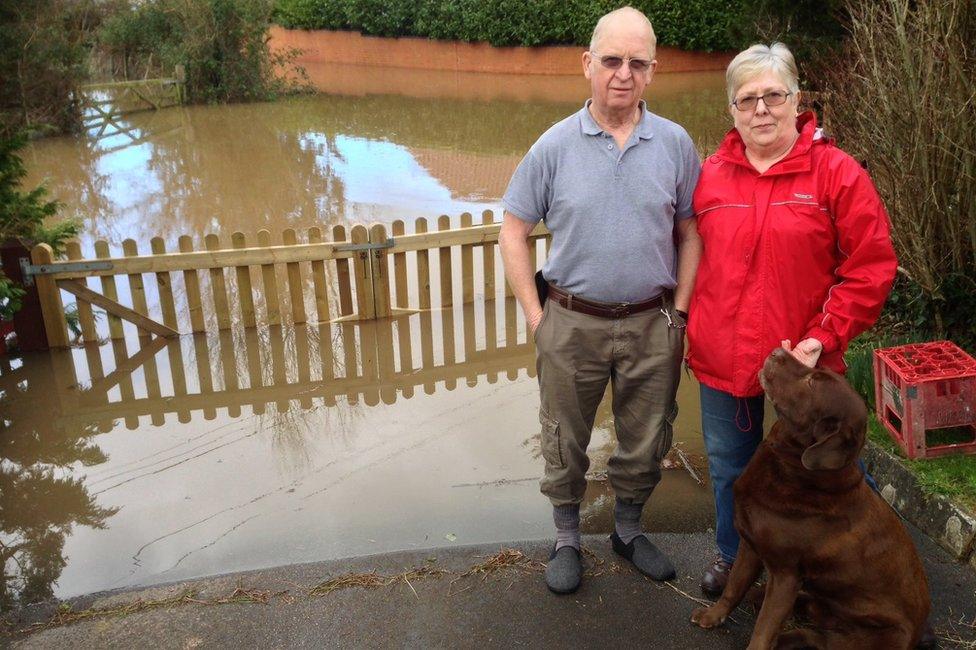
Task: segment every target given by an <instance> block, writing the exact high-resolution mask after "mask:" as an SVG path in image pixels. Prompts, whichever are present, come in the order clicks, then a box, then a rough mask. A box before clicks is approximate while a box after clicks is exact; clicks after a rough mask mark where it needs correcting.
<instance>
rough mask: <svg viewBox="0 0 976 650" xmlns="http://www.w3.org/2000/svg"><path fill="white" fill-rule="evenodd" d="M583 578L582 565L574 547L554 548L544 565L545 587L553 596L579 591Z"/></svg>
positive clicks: (578, 553)
mask: <svg viewBox="0 0 976 650" xmlns="http://www.w3.org/2000/svg"><path fill="white" fill-rule="evenodd" d="M582 578H583V563H582V562H581V561H580V552H579V551H578V550H577V549H576V547H575V546H563V547H561V548H560V549H559V550H558V551H557V550H556V548H555V546H554V547H553V550H552V553H551V554H550V555H549V563H548V564H547V565H546V586H547V587H549V591H551V592H552V593H554V594H571V593H573V592H574V591H576V590H577V589H579V586H580V581H581V580H582Z"/></svg>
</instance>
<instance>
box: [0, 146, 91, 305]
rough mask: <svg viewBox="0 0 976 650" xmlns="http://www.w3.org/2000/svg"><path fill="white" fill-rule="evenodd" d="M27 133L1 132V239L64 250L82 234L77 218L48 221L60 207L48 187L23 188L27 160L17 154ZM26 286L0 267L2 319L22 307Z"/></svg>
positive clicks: (28, 246)
mask: <svg viewBox="0 0 976 650" xmlns="http://www.w3.org/2000/svg"><path fill="white" fill-rule="evenodd" d="M26 142H27V137H26V135H24V134H18V135H14V136H4V135H0V242H3V241H7V240H9V239H17V240H20V241H21V242H23V243H24V245H25V246H26V247H27V248H28V249H29V248H31V247H32V246H33V245H34V244H38V243H46V244H49V245H50V246H51V248H53V249H54V250H55V252H56V253H60V252H61V251H62V249H63V247H64V244H65V242H66V241H67V240H68V239H70V238H71V237H74V236H75V235H76V234H78V227H79V224H78V223H77V222H76V221H72V220H67V221H60V222H58V223H56V224H54V225H47V223H46V222H47V221H48V220H49V219H50V218H51V217H53V216H54V215H55V214H56V213H57V211H58V208H59V207H60V204H59V203H58V202H57V201H51V200H48V198H47V189H46V188H45V187H43V186H41V187H37V188H35V189H33V190H31V191H29V192H24V191H22V190H21V188H20V184H21V182H22V181H23V180H24V177H25V176H26V175H27V170H26V168H25V167H24V162H23V161H22V160H21V159H20V156H19V155H18V154H17V152H18V150H20V149H21V148H22V147H23V146H24V144H25V143H26ZM23 294H24V292H23V290H22V289H21V288H20V287H18V286H16V285H14V284H13V283H12V282H11V281H10V279H9V278H8V277H7V276H5V275H4V274H3V271H0V320H9V319H10V318H11V317H12V316H13V315H14V314H15V313H16V312H17V311H18V310H19V309H20V299H21V297H22V296H23Z"/></svg>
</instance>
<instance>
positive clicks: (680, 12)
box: [274, 0, 744, 50]
mask: <svg viewBox="0 0 976 650" xmlns="http://www.w3.org/2000/svg"><path fill="white" fill-rule="evenodd" d="M743 2H744V0H732V1H731V2H729V1H725V2H722V1H721V0H685V1H682V0H637V1H636V2H633V3H632V5H633V6H634V7H637V8H638V9H641V10H642V11H644V12H645V13H646V14H647V15H648V16H649V17H650V18H651V21H652V22H653V23H654V29H655V32H656V33H657V35H658V42H659V43H661V44H662V45H674V46H677V47H682V48H685V49H696V50H726V49H731V48H733V47H735V46H736V45H737V43H735V42H733V40H732V21H733V17H735V16H738V13H739V9H740V6H741V4H742V3H743ZM624 4H626V3H621V2H609V1H607V0H595V1H592V0H591V1H588V2H584V1H582V0H565V1H560V0H538V1H536V2H522V1H517V0H481V1H478V0H419V1H412V0H385V1H384V0H339V1H335V0H278V1H277V3H276V5H275V13H274V19H275V20H276V21H277V22H278V23H279V24H280V25H282V26H283V27H289V28H293V29H333V30H335V29H353V30H357V31H361V32H362V33H364V34H371V35H376V36H420V37H424V38H434V39H445V40H460V41H487V42H488V43H491V44H492V45H497V46H505V45H525V46H534V45H559V44H576V45H587V44H588V43H589V39H590V34H591V33H592V31H593V26H594V25H595V24H596V21H597V19H598V18H599V17H600V16H601V15H603V14H605V13H607V12H608V11H611V10H613V9H615V8H617V7H620V6H623V5H624Z"/></svg>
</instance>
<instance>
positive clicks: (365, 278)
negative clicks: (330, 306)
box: [349, 225, 376, 320]
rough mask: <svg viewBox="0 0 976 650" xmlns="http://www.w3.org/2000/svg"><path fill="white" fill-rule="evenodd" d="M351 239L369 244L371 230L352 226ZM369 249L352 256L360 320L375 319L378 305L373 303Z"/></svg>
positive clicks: (356, 242)
mask: <svg viewBox="0 0 976 650" xmlns="http://www.w3.org/2000/svg"><path fill="white" fill-rule="evenodd" d="M349 241H350V242H352V243H353V244H368V243H369V231H368V230H366V226H360V225H356V226H353V227H352V232H351V233H350V236H349ZM369 253H370V251H368V250H361V251H356V255H355V257H353V258H352V266H353V270H354V273H355V275H356V307H357V309H358V314H357V315H358V316H359V320H373V319H375V318H376V307H375V305H374V303H373V285H372V283H371V282H370V258H371V257H372V256H371V255H370V254H369Z"/></svg>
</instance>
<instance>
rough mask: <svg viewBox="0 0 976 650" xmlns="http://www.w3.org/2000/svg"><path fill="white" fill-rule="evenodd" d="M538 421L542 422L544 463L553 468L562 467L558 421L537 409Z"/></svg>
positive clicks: (563, 464) (563, 465) (561, 448)
mask: <svg viewBox="0 0 976 650" xmlns="http://www.w3.org/2000/svg"><path fill="white" fill-rule="evenodd" d="M539 422H540V423H541V424H542V457H543V458H544V459H545V460H546V464H547V465H548V466H550V467H553V468H555V469H563V468H564V467H565V463H564V462H563V446H562V441H561V440H560V439H559V422H557V421H556V420H553V419H552V418H551V417H549V414H548V413H546V412H545V411H542V410H540V411H539Z"/></svg>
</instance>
